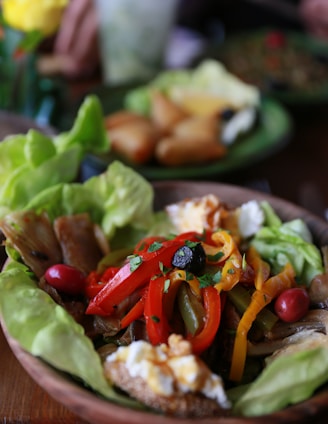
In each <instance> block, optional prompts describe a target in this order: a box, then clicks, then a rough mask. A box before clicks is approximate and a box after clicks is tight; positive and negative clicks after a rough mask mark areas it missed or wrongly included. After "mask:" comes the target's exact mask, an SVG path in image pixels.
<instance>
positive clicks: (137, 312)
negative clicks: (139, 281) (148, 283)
mask: <svg viewBox="0 0 328 424" xmlns="http://www.w3.org/2000/svg"><path fill="white" fill-rule="evenodd" d="M147 294H148V288H145V289H143V290H142V293H141V297H140V299H139V300H138V302H137V303H136V304H135V305H134V306H133V307H132V308H131V309H130V310H129V312H128V313H127V314H126V315H125V316H124V317H123V318H122V320H121V328H126V327H128V326H129V325H130V324H132V323H133V321H136V320H137V319H139V318H140V317H142V316H143V314H144V309H145V303H146V297H147Z"/></svg>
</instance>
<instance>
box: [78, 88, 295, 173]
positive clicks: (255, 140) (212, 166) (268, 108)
mask: <svg viewBox="0 0 328 424" xmlns="http://www.w3.org/2000/svg"><path fill="white" fill-rule="evenodd" d="M134 87H135V85H129V86H124V87H121V86H120V87H109V86H101V87H98V88H96V89H95V90H93V93H94V94H96V95H97V96H98V97H99V99H100V101H101V103H102V106H103V110H104V114H105V115H107V114H109V113H112V112H114V111H117V110H119V109H121V108H123V106H124V98H125V95H126V94H127V92H128V91H129V90H130V89H131V88H134ZM74 113H75V112H74ZM291 131H292V120H291V118H290V116H289V114H288V112H287V111H286V110H285V108H284V107H283V106H281V105H280V103H279V102H277V101H275V100H273V99H270V98H264V99H262V102H261V107H260V113H259V120H258V124H257V126H256V127H255V128H254V129H253V130H251V131H250V132H248V133H247V134H246V135H244V136H243V137H241V139H240V140H238V141H237V142H235V143H234V144H233V145H232V146H231V147H229V150H228V154H227V155H226V156H225V157H224V158H222V159H220V160H218V161H215V162H211V163H206V164H201V165H192V166H180V167H164V166H160V165H157V164H149V165H143V166H136V167H134V168H135V169H136V170H137V171H138V172H139V173H140V174H142V175H143V176H144V177H146V178H148V179H150V180H169V179H207V178H215V177H218V176H221V175H223V174H227V173H229V172H232V171H236V170H239V169H241V168H247V167H249V166H250V165H253V164H254V163H256V162H258V161H261V160H262V159H264V158H267V157H269V156H271V155H272V154H274V153H276V152H278V151H279V150H281V149H282V148H283V147H284V146H285V145H286V144H287V142H288V141H289V137H290V135H291ZM113 159H114V157H113V156H112V155H111V154H108V155H102V156H95V155H88V156H87V157H86V159H85V161H84V162H83V164H82V179H87V178H89V177H91V176H92V175H96V174H99V173H101V172H103V171H104V170H105V169H106V168H107V166H108V164H109V163H110V162H111V161H112V160H113Z"/></svg>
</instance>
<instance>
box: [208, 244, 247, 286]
mask: <svg viewBox="0 0 328 424" xmlns="http://www.w3.org/2000/svg"><path fill="white" fill-rule="evenodd" d="M242 261H243V258H242V256H241V254H240V252H239V250H238V248H237V247H236V248H235V250H234V251H233V252H232V254H231V255H230V256H229V258H228V259H227V260H226V262H225V264H224V266H223V269H222V276H221V280H220V281H219V282H218V283H217V284H215V286H214V287H215V288H216V290H217V291H218V292H219V293H221V291H222V290H223V291H229V290H231V289H232V288H233V287H234V286H235V285H236V284H238V283H239V281H240V279H241V276H242Z"/></svg>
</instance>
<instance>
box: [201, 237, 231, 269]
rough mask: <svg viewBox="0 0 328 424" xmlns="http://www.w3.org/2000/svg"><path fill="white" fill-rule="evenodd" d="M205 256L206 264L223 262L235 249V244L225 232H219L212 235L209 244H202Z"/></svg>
mask: <svg viewBox="0 0 328 424" xmlns="http://www.w3.org/2000/svg"><path fill="white" fill-rule="evenodd" d="M202 245H203V248H204V250H205V253H206V256H207V262H208V263H209V264H211V265H215V264H220V263H222V262H224V261H225V260H226V259H227V258H228V257H229V256H230V255H231V254H232V252H233V251H234V250H235V249H236V244H235V242H234V240H233V238H232V237H231V235H230V234H229V233H228V232H227V231H225V230H219V231H216V232H215V233H213V234H212V237H211V243H210V244H209V243H202Z"/></svg>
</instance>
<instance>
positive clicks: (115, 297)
mask: <svg viewBox="0 0 328 424" xmlns="http://www.w3.org/2000/svg"><path fill="white" fill-rule="evenodd" d="M183 244H184V241H183V240H179V241H175V240H167V241H165V242H163V243H162V245H161V247H160V248H159V249H157V250H156V251H152V252H149V251H147V252H145V253H142V254H141V255H140V256H133V257H132V258H131V257H130V262H128V263H126V264H125V265H124V266H123V267H122V268H121V269H120V270H119V271H118V272H117V274H115V275H114V277H113V278H112V279H110V280H109V281H108V282H107V284H106V285H105V286H104V288H103V289H102V290H101V291H100V292H99V293H98V294H97V295H96V296H95V297H94V298H93V299H92V300H91V301H90V303H89V306H88V308H87V310H86V313H87V314H97V315H111V314H112V313H113V312H114V310H115V307H116V306H117V305H118V304H119V303H120V302H122V301H123V300H124V299H125V298H126V297H128V296H129V295H130V294H131V293H133V292H134V291H135V290H136V289H138V288H140V287H142V286H144V285H146V284H147V283H148V282H149V280H150V278H151V277H153V276H154V275H157V274H159V273H160V264H162V265H163V266H164V267H167V268H169V267H170V266H171V259H172V255H173V254H174V252H175V251H176V250H177V249H178V248H179V247H181V246H182V245H183ZM133 263H134V266H133V267H132V265H133Z"/></svg>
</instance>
